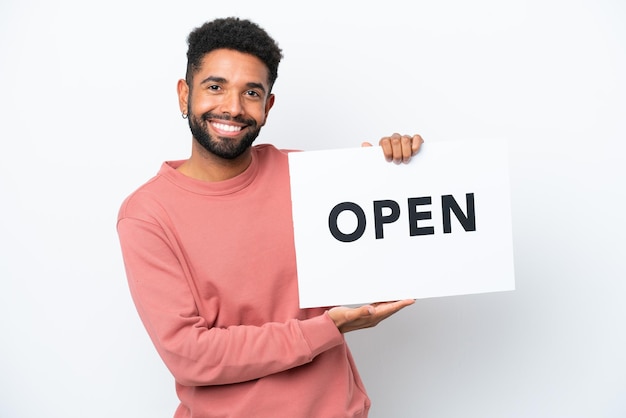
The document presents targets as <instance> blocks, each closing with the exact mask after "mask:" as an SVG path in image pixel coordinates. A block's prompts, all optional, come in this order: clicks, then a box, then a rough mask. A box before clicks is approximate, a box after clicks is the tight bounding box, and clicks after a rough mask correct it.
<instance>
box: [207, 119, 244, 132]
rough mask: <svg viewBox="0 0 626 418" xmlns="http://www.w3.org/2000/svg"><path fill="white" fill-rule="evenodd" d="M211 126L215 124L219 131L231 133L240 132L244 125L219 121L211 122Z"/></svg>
mask: <svg viewBox="0 0 626 418" xmlns="http://www.w3.org/2000/svg"><path fill="white" fill-rule="evenodd" d="M211 126H213V127H214V128H215V129H216V130H218V131H222V132H229V133H235V132H239V131H241V130H242V129H243V127H242V126H236V125H228V124H226V123H219V122H211Z"/></svg>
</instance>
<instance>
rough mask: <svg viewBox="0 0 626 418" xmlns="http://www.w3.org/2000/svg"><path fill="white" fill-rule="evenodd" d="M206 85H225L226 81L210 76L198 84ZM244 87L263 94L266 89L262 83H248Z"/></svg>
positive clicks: (222, 78)
mask: <svg viewBox="0 0 626 418" xmlns="http://www.w3.org/2000/svg"><path fill="white" fill-rule="evenodd" d="M206 83H220V84H225V83H227V80H226V79H225V78H224V77H218V76H215V75H210V76H208V77H207V78H205V79H204V80H202V81H201V82H200V85H203V84H206ZM246 86H247V87H249V88H251V89H259V90H261V91H262V92H263V93H266V92H267V91H266V89H265V86H264V85H263V84H262V83H254V82H250V83H246Z"/></svg>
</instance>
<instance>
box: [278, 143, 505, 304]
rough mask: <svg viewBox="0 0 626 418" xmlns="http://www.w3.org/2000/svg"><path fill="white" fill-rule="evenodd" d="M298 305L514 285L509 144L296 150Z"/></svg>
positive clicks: (294, 194)
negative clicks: (391, 155)
mask: <svg viewBox="0 0 626 418" xmlns="http://www.w3.org/2000/svg"><path fill="white" fill-rule="evenodd" d="M289 167H290V176H291V195H292V196H291V199H292V204H293V209H292V210H293V222H294V236H295V248H296V259H297V268H298V287H299V295H300V307H301V308H310V307H318V306H335V305H356V304H364V303H372V302H381V301H391V300H399V299H420V298H428V297H439V296H451V295H461V294H472V293H484V292H496V291H507V290H514V289H515V278H514V269H513V240H512V234H511V208H510V186H509V167H508V154H507V147H506V143H505V142H504V141H495V140H488V141H487V140H484V141H475V140H472V141H443V142H432V143H431V142H427V143H424V144H423V145H422V149H421V150H420V152H419V153H418V154H417V155H416V156H415V157H413V159H412V160H411V162H410V163H409V164H400V165H396V164H393V163H389V162H387V161H385V159H384V157H383V153H382V150H381V149H380V147H369V148H351V149H339V150H329V151H306V152H293V153H290V154H289Z"/></svg>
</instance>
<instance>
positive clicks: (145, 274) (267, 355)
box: [118, 220, 343, 386]
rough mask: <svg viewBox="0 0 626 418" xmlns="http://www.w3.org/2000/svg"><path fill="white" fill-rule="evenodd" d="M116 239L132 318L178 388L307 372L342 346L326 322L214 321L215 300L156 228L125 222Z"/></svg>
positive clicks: (220, 313)
mask: <svg viewBox="0 0 626 418" xmlns="http://www.w3.org/2000/svg"><path fill="white" fill-rule="evenodd" d="M118 231H119V235H120V242H121V245H122V252H123V255H124V261H125V265H126V272H127V278H128V283H129V287H130V291H131V294H132V297H133V300H134V302H135V305H136V307H137V311H138V312H139V315H140V317H141V319H142V321H143V323H144V326H145V327H146V330H147V331H148V334H149V335H150V338H151V339H152V341H153V343H154V345H155V347H156V349H157V351H158V352H159V354H160V356H161V357H162V359H163V361H164V362H165V364H166V366H167V367H168V368H169V370H170V371H171V372H172V374H173V375H174V377H175V378H176V380H177V381H178V382H179V383H181V384H184V385H192V386H195V385H201V386H204V385H218V384H229V383H236V382H241V381H246V380H251V379H256V378H260V377H263V376H266V375H269V374H273V373H278V372H281V371H284V370H287V369H290V368H293V367H297V366H299V365H302V364H306V363H308V362H310V361H311V360H312V359H313V358H314V357H315V356H317V355H318V354H319V353H321V352H323V351H325V350H328V349H330V348H332V347H334V346H336V345H339V344H342V343H343V337H342V336H341V333H340V332H339V331H338V330H337V328H336V327H335V325H334V323H333V321H332V320H331V319H330V317H329V316H328V315H327V314H324V315H321V316H319V317H315V318H311V319H306V320H296V319H289V320H286V321H284V322H279V321H269V320H268V321H265V320H263V321H261V320H259V321H258V322H257V324H256V325H257V326H253V325H248V324H245V325H240V324H238V323H236V322H235V320H231V321H230V322H231V323H230V324H229V323H227V322H228V321H224V320H223V319H220V320H218V319H217V318H223V315H224V314H225V312H224V309H226V308H227V307H220V301H219V297H218V296H217V295H216V296H214V297H212V296H208V295H206V294H200V293H199V292H198V291H197V289H195V287H194V285H193V282H192V281H191V279H190V275H191V274H190V272H189V271H186V269H185V268H184V267H183V264H184V263H183V261H182V259H183V258H184V257H183V256H182V255H181V254H177V250H176V248H173V247H174V246H173V244H172V242H171V240H170V239H168V237H167V234H165V233H164V232H163V231H162V230H161V229H160V228H159V227H158V226H157V225H154V224H151V223H148V222H144V221H136V220H125V221H122V222H121V223H120V225H119V227H118ZM206 299H210V300H209V301H208V302H207V300H206ZM201 304H203V308H202V309H200V308H199V306H200V305H201ZM228 309H232V308H231V307H228ZM235 309H236V308H235ZM294 317H295V315H294Z"/></svg>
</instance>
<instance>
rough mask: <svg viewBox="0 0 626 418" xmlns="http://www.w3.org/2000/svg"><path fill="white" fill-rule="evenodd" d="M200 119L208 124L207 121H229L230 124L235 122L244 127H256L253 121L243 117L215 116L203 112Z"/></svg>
mask: <svg viewBox="0 0 626 418" xmlns="http://www.w3.org/2000/svg"><path fill="white" fill-rule="evenodd" d="M200 118H201V119H202V120H203V121H204V122H208V121H209V119H213V120H224V121H230V122H237V123H241V124H244V125H250V126H256V121H255V120H254V119H246V118H244V117H243V116H235V117H232V116H230V115H216V114H215V113H211V112H205V113H203V114H202V115H201V116H200Z"/></svg>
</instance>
